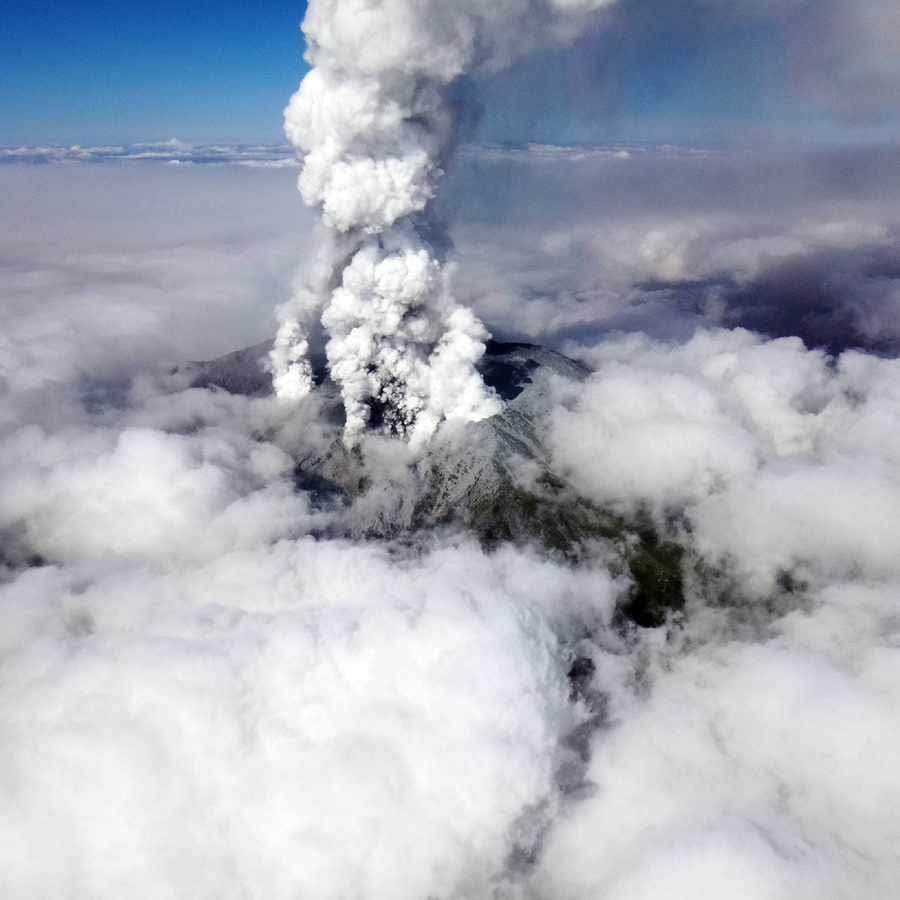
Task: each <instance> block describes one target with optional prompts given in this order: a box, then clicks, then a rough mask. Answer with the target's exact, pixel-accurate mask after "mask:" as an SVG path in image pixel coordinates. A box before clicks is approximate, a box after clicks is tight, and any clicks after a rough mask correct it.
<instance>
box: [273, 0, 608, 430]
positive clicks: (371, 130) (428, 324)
mask: <svg viewBox="0 0 900 900" xmlns="http://www.w3.org/2000/svg"><path fill="white" fill-rule="evenodd" d="M608 2H609V0H532V2H528V3H524V4H523V3H519V2H513V0H501V2H497V3H491V4H488V5H486V4H484V3H480V2H470V0H467V2H460V3H453V4H446V3H442V2H436V0H435V2H427V3H413V2H409V0H394V2H388V3H376V2H371V0H368V2H367V0H321V2H318V0H313V2H312V3H311V4H310V6H309V11H308V13H307V16H306V19H305V21H304V24H303V29H304V32H305V33H306V37H307V41H308V45H309V53H308V57H309V60H310V62H311V63H312V64H313V69H312V71H311V72H310V73H309V74H308V75H307V76H306V78H304V80H303V83H302V84H301V85H300V89H299V90H298V91H297V93H296V94H295V95H294V97H293V98H292V99H291V102H290V105H289V106H288V108H287V110H286V113H285V116H286V125H285V130H286V132H287V135H288V137H289V138H290V140H291V142H292V143H293V144H294V145H295V146H296V147H297V149H298V151H299V152H300V153H301V154H302V155H303V171H302V174H301V175H300V180H299V186H300V192H301V194H302V195H303V199H304V200H305V202H306V203H307V204H309V205H310V206H317V207H320V208H321V211H322V219H323V222H324V224H325V226H326V227H327V228H328V229H329V232H330V233H329V235H328V237H327V238H326V243H325V246H324V248H323V251H322V254H321V256H320V260H319V266H318V268H317V271H316V272H315V274H314V277H313V278H312V279H311V280H310V283H309V285H308V286H307V287H306V288H304V289H302V290H300V291H299V292H298V293H297V294H296V296H295V297H294V298H293V300H292V301H291V302H289V303H288V304H286V305H285V307H284V308H283V309H282V310H281V319H282V324H281V327H280V330H279V333H278V337H277V340H276V345H275V349H274V351H273V354H272V364H273V369H274V377H275V385H276V390H277V392H278V393H279V394H280V395H281V396H284V397H294V398H295V397H299V396H302V395H303V394H304V393H306V392H307V391H308V390H309V389H310V386H311V385H312V370H311V366H310V364H309V361H308V359H307V354H308V349H309V348H308V342H307V338H308V332H309V330H310V328H311V326H312V322H313V320H314V319H315V317H316V316H317V315H318V314H319V309H320V307H321V306H322V305H323V304H324V307H325V309H324V312H323V313H322V314H321V320H322V324H323V325H324V327H325V330H326V332H327V334H328V337H329V340H328V345H327V355H328V362H329V366H330V370H331V375H332V377H333V378H334V379H335V380H336V381H337V382H338V383H339V384H340V386H341V389H342V392H343V397H344V404H345V408H346V415H347V422H346V428H345V434H346V437H347V438H348V439H349V440H350V441H353V440H354V439H355V438H356V437H357V436H358V435H359V434H360V433H361V432H362V430H363V429H364V428H365V426H366V425H367V424H368V423H371V422H373V421H378V420H380V422H381V423H382V424H383V425H384V426H385V427H386V428H387V429H388V430H390V431H391V432H394V433H401V434H408V435H409V436H410V437H411V438H412V440H413V442H414V443H421V442H422V441H423V440H424V439H427V438H428V437H429V436H430V435H431V434H432V433H433V432H434V430H435V429H436V427H437V426H438V424H439V423H440V422H441V420H443V419H456V420H462V421H477V420H479V419H483V418H485V417H487V416H490V415H492V414H494V413H496V412H497V411H498V410H499V403H498V400H497V398H496V397H495V396H493V394H492V393H491V392H490V391H488V390H487V389H486V388H485V387H484V385H483V383H482V382H481V379H480V377H479V376H478V374H477V372H476V371H475V369H474V364H475V363H476V362H477V361H478V359H479V358H480V357H481V355H482V353H483V351H484V341H485V339H486V337H487V332H486V331H485V329H484V327H483V326H482V325H481V323H480V322H478V321H477V319H476V318H475V317H474V316H473V315H472V313H471V312H470V311H469V310H468V309H465V308H463V307H461V306H460V305H459V304H457V303H456V301H455V300H454V298H453V294H452V288H451V285H450V280H449V272H448V270H447V269H446V268H445V267H444V265H443V263H442V260H441V257H440V254H439V252H438V250H437V248H436V246H435V244H434V242H433V241H432V240H431V239H430V236H431V232H432V229H433V228H434V223H433V222H432V221H431V216H430V213H429V206H430V204H431V201H432V200H433V198H434V196H435V191H436V188H437V182H438V180H439V178H440V176H441V175H442V165H443V163H444V160H445V157H446V155H447V154H448V153H449V152H450V150H451V149H452V145H453V143H454V139H455V135H456V131H457V124H458V123H457V115H456V112H455V109H454V104H453V103H452V102H451V99H450V96H449V94H448V87H449V86H450V85H451V84H452V83H453V82H454V81H455V80H456V79H458V78H459V77H460V76H462V75H465V74H466V73H469V72H472V71H473V70H476V69H499V68H502V67H504V66H505V65H507V64H508V63H510V62H511V61H512V60H513V59H515V58H516V57H517V56H519V55H521V54H523V53H526V52H528V51H529V50H530V49H532V48H533V47H535V46H536V45H537V44H539V43H544V42H547V41H565V40H567V39H571V38H572V37H574V36H575V34H577V32H578V30H579V28H580V27H583V25H584V22H585V21H586V18H587V16H588V15H589V14H590V13H591V12H593V11H595V10H596V9H598V8H600V7H602V6H604V5H606V3H608Z"/></svg>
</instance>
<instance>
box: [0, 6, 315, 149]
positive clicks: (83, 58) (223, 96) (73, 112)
mask: <svg viewBox="0 0 900 900" xmlns="http://www.w3.org/2000/svg"><path fill="white" fill-rule="evenodd" d="M305 9H306V4H305V2H302V0H266V2H264V3H254V2H247V0H153V2H148V0H127V2H110V0H78V2H75V0H40V2H39V0H20V2H11V0H0V14H2V27H0V144H3V145H6V146H9V145H13V144H29V145H33V144H42V143H53V144H59V143H62V144H71V143H73V142H75V143H81V144H97V143H107V142H112V143H121V142H135V141H154V140H165V139H168V138H171V137H178V138H179V139H181V140H185V141H256V140H263V141H277V140H283V139H284V136H283V134H282V132H281V111H282V109H283V108H284V105H285V103H286V102H287V99H288V97H289V96H290V95H291V93H292V92H293V91H294V90H295V89H296V86H297V83H298V82H299V80H300V78H301V77H302V74H303V72H304V71H305V68H306V67H305V64H304V62H303V59H302V56H303V49H304V48H303V41H302V35H301V33H300V28H299V26H300V22H301V20H302V18H303V15H304V12H305Z"/></svg>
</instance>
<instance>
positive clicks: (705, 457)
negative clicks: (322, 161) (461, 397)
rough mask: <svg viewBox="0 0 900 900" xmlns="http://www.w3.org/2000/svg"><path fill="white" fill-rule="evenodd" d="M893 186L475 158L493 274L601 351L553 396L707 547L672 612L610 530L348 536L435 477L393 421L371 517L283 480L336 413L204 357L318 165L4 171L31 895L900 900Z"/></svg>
mask: <svg viewBox="0 0 900 900" xmlns="http://www.w3.org/2000/svg"><path fill="white" fill-rule="evenodd" d="M895 166H896V162H895V157H894V155H893V154H891V153H888V154H883V153H873V152H865V153H856V152H854V153H846V152H842V153H837V154H832V155H826V156H823V157H819V158H817V159H814V160H812V161H810V160H808V159H807V160H803V159H800V158H797V157H789V158H780V159H776V158H774V157H771V156H770V157H768V158H766V159H762V158H748V157H742V158H737V159H736V158H734V157H727V156H722V155H711V154H695V153H688V152H684V151H678V152H675V151H672V150H666V149H658V150H656V151H654V152H649V151H639V148H633V147H632V148H624V147H617V148H614V149H612V150H603V151H601V150H594V151H592V152H582V151H567V152H563V151H556V150H550V149H548V148H538V149H535V150H533V151H532V152H530V153H528V152H524V151H516V152H514V153H506V152H504V151H501V150H499V149H497V148H493V149H490V150H488V151H475V150H473V151H471V152H470V153H467V154H466V155H465V157H464V158H463V159H462V160H461V162H460V166H459V168H458V169H457V171H456V172H455V173H454V175H453V178H452V180H451V181H449V182H448V184H449V186H450V187H452V188H454V190H455V192H456V193H452V192H451V195H450V196H447V197H446V198H444V199H443V201H442V202H443V203H444V204H445V207H446V208H447V209H450V208H452V207H453V206H454V204H455V207H456V214H457V220H456V223H455V225H454V226H453V227H452V229H451V233H452V237H453V238H454V242H455V245H454V249H453V251H452V256H453V257H454V258H455V259H456V261H457V262H458V276H457V277H458V282H457V283H458V291H459V295H460V296H463V297H467V298H468V297H471V298H472V299H473V301H474V302H475V304H476V309H477V311H478V313H479V314H480V315H482V316H484V317H485V318H486V320H488V321H490V322H491V323H492V324H494V323H496V325H497V330H498V331H499V332H502V333H503V334H504V336H508V337H519V338H523V337H534V338H538V339H540V340H544V341H548V342H552V343H555V344H556V345H557V346H566V347H567V348H568V349H569V351H570V352H572V353H577V354H578V355H579V356H580V357H581V358H583V359H584V360H585V361H586V362H588V363H589V364H590V365H591V366H592V368H593V374H592V375H590V376H589V377H588V378H587V379H586V380H585V381H584V382H578V383H573V382H571V381H566V380H562V379H557V380H553V379H551V380H549V381H548V382H547V389H548V391H552V394H548V397H549V396H552V398H553V401H554V402H553V406H552V414H551V415H550V416H549V417H548V418H547V419H546V420H544V421H543V423H542V425H541V426H540V427H541V429H542V430H541V434H540V435H539V437H540V439H541V440H542V441H543V444H544V446H545V447H546V448H547V451H548V454H549V459H550V465H551V466H552V468H553V470H554V471H555V472H556V473H557V474H558V476H559V477H560V478H563V479H565V481H566V482H567V483H568V484H569V485H571V486H572V488H573V489H575V490H577V491H578V492H579V493H580V494H581V495H582V496H583V497H584V498H585V499H586V501H590V502H591V503H593V504H595V505H596V506H598V507H602V508H604V509H607V510H609V511H610V512H614V513H615V514H617V515H619V516H620V517H622V518H624V519H631V518H633V519H636V520H638V521H641V522H643V523H645V525H646V527H647V528H651V529H653V530H655V532H656V533H657V534H658V535H659V536H660V537H661V539H664V540H665V541H667V542H669V544H671V545H674V546H677V547H678V548H679V549H680V552H681V553H682V557H681V559H682V563H683V569H682V571H683V576H684V583H685V591H684V593H685V597H684V599H685V606H684V609H683V610H682V611H681V612H678V613H676V614H673V616H672V617H671V618H670V619H669V620H668V621H667V622H666V623H665V624H664V625H662V626H660V627H658V628H638V627H636V626H634V625H628V624H626V623H624V622H623V621H622V618H621V616H620V615H619V614H617V611H616V610H617V604H618V603H619V602H620V601H621V600H622V598H623V597H625V596H627V592H628V590H629V583H628V578H627V577H626V576H625V575H623V574H622V572H621V571H619V570H618V569H615V570H613V569H612V568H611V567H610V560H611V559H613V554H612V553H611V547H610V546H609V545H606V544H604V543H603V542H602V541H595V542H593V543H588V545H587V546H586V548H585V550H584V553H583V555H582V556H581V557H580V559H579V561H577V562H573V561H572V560H571V559H570V560H565V559H563V558H561V557H559V556H556V555H554V554H553V553H548V552H546V551H540V550H539V549H536V548H534V547H527V546H513V545H507V546H502V547H500V548H497V549H494V550H493V551H487V550H486V549H484V548H482V547H480V546H478V545H477V544H476V543H475V542H474V541H473V540H472V538H471V537H469V536H467V535H465V534H463V533H461V532H459V531H457V530H453V529H449V528H448V529H446V530H436V531H429V532H422V531H415V530H412V531H411V532H409V533H407V534H405V535H403V536H402V537H401V538H399V539H396V540H374V539H362V538H351V537H348V536H347V532H348V529H347V528H346V527H345V524H344V523H346V520H347V517H348V516H349V517H350V518H352V517H353V516H354V515H355V516H356V517H357V519H359V520H362V519H363V518H364V517H365V516H367V515H370V516H371V515H373V513H372V507H376V513H377V505H378V502H381V501H380V500H378V498H377V497H375V496H374V494H376V493H377V492H378V491H382V492H383V493H384V495H385V496H386V497H389V499H390V500H391V501H392V502H393V501H396V502H397V503H402V502H404V500H405V499H406V498H407V496H408V495H409V494H410V493H411V492H412V491H414V490H415V485H416V482H415V469H414V467H413V466H412V465H411V462H412V459H411V457H409V456H408V455H406V453H405V451H403V452H400V449H399V448H400V447H402V445H400V444H398V443H397V442H392V441H389V440H387V439H383V438H372V439H370V440H368V441H366V442H364V444H363V447H362V450H361V454H362V459H363V462H362V463H361V465H363V466H365V467H367V468H365V470H364V472H363V474H364V475H365V476H366V477H367V478H368V479H369V481H368V485H369V492H368V493H366V485H365V484H363V483H362V481H361V487H360V490H361V494H360V495H359V496H358V498H357V499H356V500H355V501H354V500H352V499H347V500H346V501H340V500H338V499H337V498H335V497H333V496H332V497H329V496H326V495H323V493H322V492H320V491H317V490H315V489H314V487H313V486H311V485H309V484H306V485H304V484H303V483H302V482H300V481H298V479H297V478H296V476H295V472H296V468H297V467H298V465H300V464H303V465H306V464H307V463H309V462H310V461H315V460H317V459H321V458H323V456H325V455H327V454H328V453H335V454H337V453H338V451H336V450H335V449H334V448H335V447H338V448H339V447H340V431H341V424H342V423H341V422H340V421H337V420H335V419H334V418H332V417H330V416H329V415H328V413H327V408H326V405H325V404H324V403H323V402H322V399H321V394H320V392H315V391H314V392H312V393H310V394H309V395H307V396H306V398H305V399H304V400H302V401H301V402H298V403H296V404H284V403H282V402H280V401H279V400H278V398H274V397H256V398H248V397H240V396H233V395H230V394H228V393H226V392H224V391H216V390H210V389H198V388H191V387H189V386H188V384H187V383H186V378H185V377H184V376H183V374H179V373H178V372H174V373H173V369H174V368H175V364H176V363H177V362H179V361H183V360H185V359H190V358H195V359H196V358H203V357H211V356H215V355H217V354H218V353H220V352H223V351H227V350H231V349H234V348H236V347H238V346H242V345H244V344H249V343H253V342H254V341H257V340H260V339H262V338H263V337H265V336H266V335H267V334H268V333H269V330H270V322H269V320H268V316H269V315H270V309H271V303H272V300H273V298H277V297H283V296H286V295H287V294H288V293H289V292H290V291H291V269H292V266H293V265H294V262H295V260H296V256H297V251H298V248H300V249H302V248H304V247H311V246H312V245H313V241H312V239H311V230H312V228H313V224H312V222H311V221H310V219H308V218H304V215H305V214H303V213H301V212H298V211H297V209H296V198H295V192H294V191H293V187H292V185H291V183H290V181H291V176H290V174H289V173H286V172H279V171H265V170H263V171H251V170H247V169H245V168H221V169H209V168H202V167H189V168H181V167H168V166H164V167H158V168H151V169H147V168H133V167H121V166H98V167H72V166H65V167H60V166H53V167H49V166H45V167H33V168H25V167H21V168H17V169H16V170H13V169H11V168H6V169H4V170H3V171H0V179H2V180H3V182H4V185H3V186H4V190H3V191H2V192H0V197H2V200H0V203H2V204H3V214H2V216H0V221H2V222H3V223H4V228H3V231H2V233H0V259H2V261H3V264H4V266H3V271H2V275H0V277H2V279H3V281H2V291H3V296H4V304H3V323H2V334H3V338H2V340H3V344H2V355H0V365H2V368H0V376H2V379H3V380H2V389H0V552H2V560H0V620H2V623H0V642H2V653H0V669H2V677H0V721H2V727H0V757H2V765H0V794H2V802H0V848H2V857H3V858H4V859H6V860H9V861H11V862H9V863H8V864H7V865H5V866H4V867H2V871H0V885H2V891H0V892H2V893H3V894H4V895H9V896H14V897H17V898H18V897H23V898H30V897H34V898H36V900H37V898H43V897H46V896H48V895H53V896H59V897H64V898H65V897H72V898H75V897H81V896H84V895H86V894H94V895H99V896H113V895H114V896H116V897H121V898H139V897H147V896H153V897H159V898H176V897H184V896H186V895H191V896H198V897H226V898H232V897H234V898H239V897H240V898H255V897H259V898H272V897H290V896H293V895H295V894H296V893H297V892H298V891H299V892H301V893H309V894H315V895H316V896H319V895H322V896H329V897H330V896H334V897H339V896H340V897H344V896H347V895H349V894H353V895H355V896H358V897H373V898H377V897H383V896H388V895H389V896H391V897H401V898H402V897H409V898H424V897H448V898H451V897H469V898H477V897H484V898H487V897H498V896H499V897H509V898H540V900H551V898H552V900H559V898H573V900H576V898H577V900H594V898H625V897H646V896H649V895H652V896H658V897H667V898H679V900H681V898H684V900H688V898H690V900H696V898H698V897H710V898H712V897H719V896H722V894H723V893H725V894H728V895H729V896H733V897H747V898H759V897H772V898H780V897H788V896H790V897H791V898H796V897H801V898H806V897H809V898H816V900H819V898H822V897H828V898H831V897H833V898H857V897H872V898H882V897H883V898H892V897H895V896H896V895H897V892H898V889H900V865H898V861H897V840H898V834H900V821H898V814H897V810H898V808H900V807H898V804H897V796H898V792H900V772H898V769H897V766H896V764H895V762H894V755H895V754H894V753H893V735H894V734H895V733H896V730H897V725H898V715H900V712H898V705H897V701H896V698H897V696H900V693H898V686H900V684H898V682H900V665H898V659H900V656H898V646H900V635H898V629H897V621H898V619H897V602H898V596H900V568H898V562H897V561H898V559H900V554H898V549H900V547H898V534H900V522H898V521H897V512H896V510H897V509H898V508H900V502H898V501H900V457H898V451H897V447H898V446H900V368H898V362H897V359H896V358H895V357H896V353H895V352H894V351H895V346H896V345H895V343H894V341H895V332H894V331H892V330H891V329H892V325H891V321H892V320H891V318H890V315H889V310H890V308H891V307H890V303H891V302H893V300H892V299H891V298H892V297H893V296H894V294H893V282H894V281H895V280H896V272H895V270H894V269H893V268H892V265H893V262H892V259H893V256H892V253H893V251H892V244H893V243H894V240H893V236H894V235H895V234H896V233H897V221H898V219H897V215H896V206H895V204H894V203H893V201H892V200H891V199H890V195H889V193H888V192H887V191H886V190H885V186H886V185H888V184H890V183H891V180H892V178H893V174H894V172H895ZM85 222H87V223H88V226H89V227H86V226H85ZM129 223H130V224H129ZM126 225H128V227H126ZM810 271H811V272H812V273H813V274H809V273H810ZM779 278H780V279H781V280H779ZM773 282H774V283H776V285H778V289H777V290H776V289H775V287H772V283H773ZM810 284H820V285H826V286H828V290H829V291H830V293H829V294H828V295H827V296H828V297H829V298H830V300H829V303H830V305H827V304H826V306H825V310H826V312H828V311H830V312H828V315H829V316H830V319H829V321H830V322H831V323H832V325H831V327H832V330H831V331H828V332H827V334H828V335H835V334H836V335H837V336H838V338H839V340H837V339H835V340H832V338H830V337H829V338H828V340H827V341H826V340H823V341H822V342H821V343H822V344H823V346H827V347H828V348H829V349H831V350H832V351H834V352H835V353H836V352H837V351H838V350H840V351H841V352H840V355H834V354H830V353H829V350H828V349H821V348H819V349H816V348H815V347H811V346H808V345H805V344H804V343H803V342H802V341H801V340H800V338H799V337H797V332H800V331H801V327H800V326H802V327H803V328H807V326H808V318H806V317H804V315H802V314H801V313H802V312H803V310H805V309H807V308H808V306H809V300H808V297H809V294H808V293H804V292H803V291H801V290H799V289H798V288H799V287H802V286H804V285H806V286H807V287H808V286H809V285H810ZM751 293H752V297H753V305H752V307H751V308H752V311H753V316H755V318H750V315H749V313H748V311H747V310H748V302H749V301H747V300H746V299H745V298H746V297H747V296H748V295H749V294H751ZM863 301H865V302H863ZM792 303H793V304H795V305H796V308H795V309H791V304H792ZM817 309H818V307H817ZM863 310H867V311H868V312H867V313H866V315H867V316H868V318H866V317H865V316H863V312H862V311H863ZM788 313H789V314H788ZM863 322H868V323H870V325H871V328H870V330H869V331H866V330H865V329H864V328H862V323H863ZM210 323H214V324H213V325H211V324H210ZM752 323H756V325H755V327H758V328H760V329H761V331H762V332H765V333H753V332H751V331H749V330H747V329H746V328H742V327H740V326H741V325H742V324H744V325H746V324H752ZM798 323H799V324H798ZM873 323H874V324H873ZM814 324H815V323H814ZM815 333H818V332H815V330H810V331H807V332H804V333H803V336H806V337H809V335H811V334H815ZM823 333H824V332H823ZM813 343H815V341H812V340H810V344H813ZM873 348H874V349H877V350H878V352H877V353H875V352H872V349H873ZM462 439H463V441H465V432H463V433H462ZM336 458H340V457H339V456H336ZM310 464H311V463H310ZM532 469H533V466H532V468H529V465H527V464H526V463H524V462H523V464H522V466H521V472H520V475H521V481H522V484H523V486H528V487H529V489H531V490H538V489H539V486H536V485H535V484H534V472H533V471H532ZM529 479H531V481H529ZM383 499H384V498H383V497H382V500H383ZM344 504H355V506H351V507H350V508H349V511H348V507H347V506H346V505H344ZM366 504H370V506H369V507H367V506H366Z"/></svg>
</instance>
